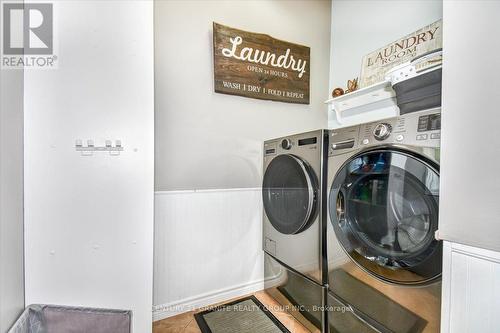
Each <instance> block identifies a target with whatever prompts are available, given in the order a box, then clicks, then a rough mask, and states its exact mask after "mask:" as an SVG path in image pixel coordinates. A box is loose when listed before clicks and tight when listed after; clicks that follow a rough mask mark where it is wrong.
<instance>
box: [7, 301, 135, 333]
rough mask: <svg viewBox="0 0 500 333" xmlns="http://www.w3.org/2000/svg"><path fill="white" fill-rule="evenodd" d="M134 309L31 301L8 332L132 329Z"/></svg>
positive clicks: (98, 332)
mask: <svg viewBox="0 0 500 333" xmlns="http://www.w3.org/2000/svg"><path fill="white" fill-rule="evenodd" d="M131 314H132V312H131V311H128V310H108V309H94V308H81V307H67V306H55V305H30V306H28V307H27V308H26V309H25V310H24V312H23V313H22V314H21V316H20V317H19V319H18V320H17V321H16V323H15V324H14V326H13V327H12V328H11V329H10V330H9V333H88V332H92V333H130V324H131Z"/></svg>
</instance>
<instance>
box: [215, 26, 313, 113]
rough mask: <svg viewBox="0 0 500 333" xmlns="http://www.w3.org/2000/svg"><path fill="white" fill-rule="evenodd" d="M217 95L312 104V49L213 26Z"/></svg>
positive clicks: (259, 35)
mask: <svg viewBox="0 0 500 333" xmlns="http://www.w3.org/2000/svg"><path fill="white" fill-rule="evenodd" d="M213 29H214V31H213V34H214V36H213V40H214V86H215V92H218V93H223V94H230V95H239V96H244V97H251V98H258V99H266V100H273V101H280V102H288V103H300V104H309V78H310V72H309V68H310V49H309V47H307V46H302V45H298V44H293V43H289V42H285V41H282V40H279V39H275V38H273V37H271V36H268V35H265V34H257V33H252V32H247V31H243V30H238V29H234V28H230V27H227V26H224V25H221V24H218V23H215V22H214V24H213Z"/></svg>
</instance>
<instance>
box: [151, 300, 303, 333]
mask: <svg viewBox="0 0 500 333" xmlns="http://www.w3.org/2000/svg"><path fill="white" fill-rule="evenodd" d="M254 295H255V297H257V298H258V299H259V301H261V302H262V304H264V305H266V306H267V307H268V308H269V309H270V311H271V312H272V313H273V314H274V316H275V317H276V318H277V319H278V320H279V321H280V322H281V323H283V325H285V327H286V328H288V330H289V331H290V332H292V333H310V332H311V331H309V330H308V329H307V328H306V327H304V326H303V325H302V324H301V323H299V322H298V321H297V320H296V319H295V318H294V317H293V316H292V315H291V314H290V313H288V312H286V311H285V310H281V309H279V304H278V302H276V301H275V300H274V299H273V298H272V297H271V296H269V295H267V294H266V293H265V292H263V291H259V292H257V293H255V294H254ZM227 302H230V301H225V302H223V303H227ZM199 311H201V310H199ZM196 312H197V311H190V312H186V313H183V314H180V315H177V316H175V317H170V318H167V319H164V320H160V321H156V322H154V323H153V333H201V331H200V329H199V328H198V325H197V324H196V320H195V319H194V314H195V313H196Z"/></svg>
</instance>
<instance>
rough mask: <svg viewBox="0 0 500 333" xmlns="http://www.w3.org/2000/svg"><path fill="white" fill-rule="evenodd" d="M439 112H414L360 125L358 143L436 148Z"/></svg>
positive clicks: (438, 131)
mask: <svg viewBox="0 0 500 333" xmlns="http://www.w3.org/2000/svg"><path fill="white" fill-rule="evenodd" d="M440 111H441V110H440V109H433V110H426V111H420V112H414V113H409V114H405V115H402V116H399V117H395V118H391V119H386V120H383V121H379V122H374V123H368V124H363V125H360V127H361V128H360V131H359V133H360V138H359V142H360V143H361V146H369V145H374V144H382V143H387V144H405V145H414V146H427V147H438V146H439V144H440V140H439V139H440V138H441V112H440Z"/></svg>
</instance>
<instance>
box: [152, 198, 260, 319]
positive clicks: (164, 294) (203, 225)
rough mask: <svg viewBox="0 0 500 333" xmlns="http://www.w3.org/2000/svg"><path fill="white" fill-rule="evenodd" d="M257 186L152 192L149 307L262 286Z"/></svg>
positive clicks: (175, 307) (198, 302)
mask: <svg viewBox="0 0 500 333" xmlns="http://www.w3.org/2000/svg"><path fill="white" fill-rule="evenodd" d="M263 267H264V259H263V252H262V199H261V189H260V188H242V189H220V190H193V191H159V192H156V193H155V254H154V309H153V310H154V313H153V319H154V320H155V321H156V320H161V319H164V318H167V317H171V316H174V315H176V314H179V313H182V312H185V311H189V310H192V309H194V308H199V307H203V306H207V305H210V304H214V303H217V302H221V301H224V300H226V299H229V298H233V297H238V296H242V295H245V294H249V293H252V292H254V291H257V290H261V289H263V286H264V283H263V281H264V270H263Z"/></svg>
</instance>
